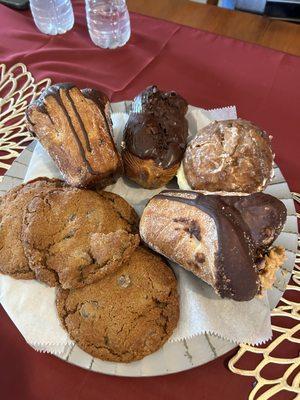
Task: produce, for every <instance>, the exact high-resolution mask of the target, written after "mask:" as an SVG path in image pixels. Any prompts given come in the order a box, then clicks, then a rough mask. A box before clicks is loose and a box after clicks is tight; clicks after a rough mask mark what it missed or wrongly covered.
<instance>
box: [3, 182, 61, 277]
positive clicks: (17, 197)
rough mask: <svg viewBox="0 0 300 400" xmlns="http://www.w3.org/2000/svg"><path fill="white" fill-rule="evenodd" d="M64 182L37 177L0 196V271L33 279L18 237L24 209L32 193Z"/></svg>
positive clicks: (40, 191)
mask: <svg viewBox="0 0 300 400" xmlns="http://www.w3.org/2000/svg"><path fill="white" fill-rule="evenodd" d="M62 186H64V183H63V182H62V181H60V180H58V179H48V178H38V179H35V180H32V181H30V182H28V183H26V184H23V185H20V186H17V187H15V188H14V189H12V190H10V191H9V192H7V193H6V194H5V195H4V196H3V197H1V199H0V272H1V273H2V274H5V275H10V276H12V277H13V278H16V279H34V276H35V275H34V273H33V272H32V270H31V269H30V268H29V264H28V261H27V258H26V256H25V253H24V249H23V245H22V241H21V229H22V220H23V210H24V208H25V207H26V205H27V203H28V202H29V201H31V200H32V199H33V198H34V197H35V196H39V197H43V196H45V195H46V194H47V193H48V192H49V191H51V190H54V189H57V188H59V187H62Z"/></svg>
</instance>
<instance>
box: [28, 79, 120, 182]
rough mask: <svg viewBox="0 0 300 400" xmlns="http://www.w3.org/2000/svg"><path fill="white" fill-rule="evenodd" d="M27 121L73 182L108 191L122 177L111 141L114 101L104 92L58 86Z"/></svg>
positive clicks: (36, 103)
mask: <svg viewBox="0 0 300 400" xmlns="http://www.w3.org/2000/svg"><path fill="white" fill-rule="evenodd" d="M26 117H27V127H28V129H29V130H30V131H31V132H32V133H33V134H34V135H36V136H37V138H38V139H39V141H40V142H41V144H42V145H43V146H44V148H45V149H46V150H47V152H48V153H49V155H50V156H51V157H52V159H53V161H54V162H55V164H56V165H57V167H58V168H59V170H60V172H61V173H62V175H63V176H64V178H65V180H66V182H67V183H68V184H70V185H72V186H77V187H85V186H93V185H98V186H100V187H105V186H107V185H109V184H111V183H113V182H115V181H116V179H117V178H118V176H119V175H120V174H121V173H122V171H123V168H122V160H121V157H120V155H119V154H118V152H117V149H116V146H115V144H114V141H113V138H112V122H111V117H110V103H109V101H108V98H107V97H106V95H104V94H103V93H101V92H99V91H97V90H94V89H83V90H80V89H78V87H76V86H75V85H73V84H70V83H61V84H56V85H53V86H50V87H49V88H48V89H46V90H45V91H44V92H43V93H42V94H41V96H40V97H39V98H38V99H37V100H35V101H34V102H33V103H32V104H31V105H30V106H29V107H28V109H27V112H26Z"/></svg>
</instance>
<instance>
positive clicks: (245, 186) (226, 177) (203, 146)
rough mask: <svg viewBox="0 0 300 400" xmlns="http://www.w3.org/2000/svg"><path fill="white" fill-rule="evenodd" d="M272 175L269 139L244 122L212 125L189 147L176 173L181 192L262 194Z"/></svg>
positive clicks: (230, 121)
mask: <svg viewBox="0 0 300 400" xmlns="http://www.w3.org/2000/svg"><path fill="white" fill-rule="evenodd" d="M272 174H273V153H272V149H271V142H270V137H269V136H268V135H267V134H266V132H264V131H262V130H261V129H260V128H258V127H257V126H255V125H254V124H253V123H251V122H248V121H245V120H243V119H236V120H227V121H218V122H212V123H211V124H209V125H208V126H206V127H205V128H203V129H201V130H200V131H199V132H198V134H197V135H196V137H195V138H194V139H193V140H192V141H191V142H190V143H189V144H188V146H187V149H186V152H185V155H184V158H183V162H182V167H181V168H180V170H179V171H178V174H177V177H178V184H179V187H180V188H181V189H187V188H190V189H196V190H203V191H210V192H219V191H221V192H236V193H238V192H241V193H254V192H260V191H262V190H263V189H264V188H265V187H266V186H267V184H268V183H269V182H270V180H271V177H272Z"/></svg>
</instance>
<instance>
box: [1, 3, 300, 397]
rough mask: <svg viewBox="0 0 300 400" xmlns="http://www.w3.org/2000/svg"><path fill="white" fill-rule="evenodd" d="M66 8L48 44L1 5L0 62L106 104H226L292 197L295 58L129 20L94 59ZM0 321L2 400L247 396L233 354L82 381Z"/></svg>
mask: <svg viewBox="0 0 300 400" xmlns="http://www.w3.org/2000/svg"><path fill="white" fill-rule="evenodd" d="M73 5H74V8H75V16H76V25H75V27H74V29H73V30H72V31H71V32H68V33H67V34H65V35H63V36H56V37H50V36H45V35H43V34H41V33H39V32H38V31H37V30H36V28H35V26H34V24H33V21H32V18H31V15H30V14H29V13H28V12H17V11H13V10H10V9H8V8H5V7H4V6H0V62H4V63H6V64H8V65H12V64H14V63H17V62H23V63H25V64H26V65H27V66H28V69H29V70H30V71H31V72H32V73H33V75H34V76H35V77H36V78H44V77H51V78H52V80H53V82H60V81H72V82H75V83H77V84H78V85H80V86H81V87H95V88H99V89H102V90H103V91H105V92H106V93H107V94H108V95H109V96H110V98H111V99H112V100H113V101H119V100H125V99H131V98H132V97H133V96H134V95H136V94H137V93H138V92H139V91H140V90H142V89H143V88H144V87H145V86H147V85H150V84H152V83H156V84H157V85H158V86H161V87H162V88H164V89H174V90H177V91H179V92H180V93H181V94H182V95H183V96H184V97H185V98H186V99H187V100H188V102H189V103H190V104H193V105H197V106H201V107H204V108H214V107H221V106H226V105H233V104H234V105H236V106H237V109H238V113H239V115H240V116H241V117H243V118H247V119H250V120H252V121H254V122H255V123H257V124H258V125H260V126H261V127H263V128H264V129H266V130H267V131H268V132H269V133H270V134H272V135H273V136H274V139H273V147H274V150H275V152H276V161H277V163H278V164H279V165H280V167H281V169H282V171H283V173H284V175H285V176H286V178H287V180H288V182H289V184H290V187H291V188H292V190H294V191H297V190H298V191H300V183H299V181H298V179H297V178H298V173H299V165H300V162H299V158H300V157H299V149H298V146H297V145H298V143H299V141H298V140H297V139H298V137H299V134H298V129H299V128H298V124H299V116H300V113H299V105H300V59H299V58H297V57H293V56H290V55H287V54H284V53H280V52H276V51H272V50H269V49H266V48H263V47H259V46H255V45H252V44H248V43H245V42H241V41H236V40H232V39H229V38H225V37H222V36H217V35H214V34H210V33H207V32H203V31H199V30H195V29H191V28H188V27H183V26H179V25H175V24H173V23H168V22H164V21H161V20H156V19H153V18H147V17H144V16H141V15H136V14H132V15H131V23H132V36H131V39H130V41H129V43H128V44H127V45H126V46H125V47H124V48H121V49H118V50H114V51H107V50H102V49H100V48H97V47H95V46H94V45H93V44H92V43H91V41H90V40H89V37H88V33H87V27H86V22H85V14H84V9H83V4H82V2H81V1H73ZM0 318H1V327H0V371H1V372H0V397H1V399H2V398H3V399H20V400H27V399H28V400H29V399H30V400H35V399H43V400H48V399H49V400H50V399H51V400H52V399H55V400H56V399H59V400H60V399H72V400H75V399H89V400H92V399H100V398H101V399H105V400H113V399H117V400H120V399H122V398H124V399H139V398H142V399H146V400H147V399H154V398H157V399H172V400H173V399H174V400H176V399H180V400H182V399H203V400H204V399H209V400H214V399H218V400H219V399H233V400H234V399H246V398H247V395H248V394H249V392H250V390H251V388H252V383H253V379H250V378H242V377H239V376H237V375H234V374H232V373H230V372H229V371H228V370H227V369H226V364H227V361H228V359H229V358H230V356H231V355H232V354H233V353H231V354H230V355H227V356H224V357H221V358H220V359H218V360H216V361H214V362H211V363H209V364H207V365H205V366H202V367H199V368H195V369H193V370H190V371H186V372H183V373H180V374H175V375H169V376H166V377H159V378H140V379H125V378H117V377H110V376H105V375H101V374H96V373H93V372H87V371H85V370H82V369H80V368H77V367H73V366H71V365H68V364H66V363H65V362H63V361H60V360H59V359H57V358H55V357H53V356H51V355H47V354H39V353H37V352H35V351H34V350H32V349H31V348H30V347H29V346H28V345H26V343H25V342H24V340H23V338H22V337H21V335H20V334H19V333H18V331H17V329H16V328H15V327H14V325H13V323H12V322H11V321H10V320H9V318H8V317H7V315H6V314H5V312H4V311H3V310H2V309H1V312H0ZM294 350H295V349H294ZM199 351H201V349H199ZM296 355H297V353H296V354H295V356H296ZM250 365H251V362H250V360H249V366H250ZM279 398H280V397H278V399H279ZM282 398H283V397H282ZM285 398H286V397H285Z"/></svg>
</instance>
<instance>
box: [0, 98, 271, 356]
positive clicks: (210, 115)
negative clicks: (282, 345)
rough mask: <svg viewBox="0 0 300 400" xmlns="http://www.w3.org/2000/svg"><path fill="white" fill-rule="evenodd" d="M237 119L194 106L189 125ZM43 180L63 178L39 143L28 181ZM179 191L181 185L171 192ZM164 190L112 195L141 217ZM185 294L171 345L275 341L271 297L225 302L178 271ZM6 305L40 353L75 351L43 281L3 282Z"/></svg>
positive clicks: (121, 183)
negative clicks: (205, 338) (204, 340)
mask: <svg viewBox="0 0 300 400" xmlns="http://www.w3.org/2000/svg"><path fill="white" fill-rule="evenodd" d="M233 118H236V109H235V107H227V108H225V109H217V110H210V111H205V110H201V109H198V108H196V107H192V106H189V109H188V113H187V119H188V121H189V130H190V135H193V134H195V132H196V131H197V130H198V129H199V128H200V127H202V126H203V124H205V123H209V122H210V120H220V119H233ZM112 119H113V124H114V136H115V140H116V142H117V145H118V146H120V142H121V138H122V132H123V127H124V125H125V123H126V121H127V119H128V115H127V114H125V113H115V114H113V116H112ZM39 176H48V177H58V178H59V177H61V175H60V173H59V171H58V170H57V168H56V167H55V165H54V163H53V162H52V160H51V158H50V157H49V155H48V154H47V153H46V152H45V150H44V149H43V148H42V146H41V145H40V144H39V143H38V144H37V146H36V148H35V151H34V153H33V156H32V159H31V162H30V165H29V168H28V171H27V174H26V177H25V181H28V180H31V179H34V178H36V177H39ZM172 186H173V187H177V186H176V183H175V182H171V183H170V184H168V188H170V187H172ZM163 189H164V188H160V189H156V190H148V189H143V188H141V187H139V186H138V185H136V184H135V183H133V182H130V181H128V180H127V179H126V178H120V179H119V180H118V181H117V182H116V183H115V184H114V185H111V186H109V187H107V188H106V190H108V191H112V192H115V193H117V194H120V195H122V197H124V198H125V199H126V200H127V201H128V202H129V203H130V204H131V205H132V206H133V207H135V209H136V211H137V212H138V213H139V214H141V212H142V210H143V208H144V206H145V204H146V202H147V201H148V199H150V198H151V197H152V196H154V195H155V194H157V193H159V192H160V191H161V190H163ZM173 269H174V272H175V274H176V276H177V279H178V290H179V294H180V319H179V324H178V327H177V328H176V330H175V332H174V334H173V335H172V337H171V338H170V340H171V341H179V340H182V339H189V338H191V337H193V336H196V335H199V334H202V333H213V334H215V335H217V336H220V337H222V338H224V339H227V340H230V341H233V342H236V343H240V342H247V343H251V344H259V343H262V342H264V341H266V340H268V339H270V338H271V335H272V330H271V321H270V311H269V305H268V300H267V297H266V296H265V297H264V298H263V299H253V300H251V301H249V302H235V301H233V300H228V299H221V298H220V297H219V296H217V295H216V294H215V293H214V291H213V289H212V288H211V287H210V286H208V285H207V284H206V283H204V282H202V281H201V280H200V279H198V278H196V277H195V276H194V275H193V274H191V273H190V272H187V271H185V270H184V269H182V268H180V267H179V266H177V265H173ZM0 300H1V303H2V305H3V307H4V308H5V310H6V312H7V313H8V315H9V316H10V318H11V319H12V320H13V322H14V323H15V325H16V326H17V328H18V329H19V331H20V332H21V333H22V335H23V336H24V338H25V339H26V341H27V342H28V343H29V344H30V345H31V346H32V347H34V348H35V349H36V350H38V351H43V352H49V353H52V354H62V353H64V352H66V351H67V350H68V348H70V346H72V345H73V342H72V340H70V338H69V337H68V335H67V333H66V332H65V331H64V329H63V328H62V327H61V325H60V323H59V319H58V316H57V313H56V308H55V289H54V288H49V287H47V286H45V285H43V284H41V283H39V282H37V281H22V280H14V279H12V278H10V277H7V276H0Z"/></svg>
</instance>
